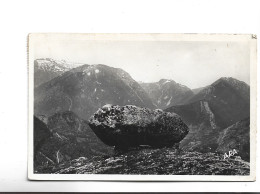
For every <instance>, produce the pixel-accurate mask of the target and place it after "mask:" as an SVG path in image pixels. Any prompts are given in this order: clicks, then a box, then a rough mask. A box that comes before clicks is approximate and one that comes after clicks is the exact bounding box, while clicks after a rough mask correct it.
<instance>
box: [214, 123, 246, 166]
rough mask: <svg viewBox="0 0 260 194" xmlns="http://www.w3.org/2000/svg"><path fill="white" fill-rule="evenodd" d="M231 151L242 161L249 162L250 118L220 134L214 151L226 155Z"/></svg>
mask: <svg viewBox="0 0 260 194" xmlns="http://www.w3.org/2000/svg"><path fill="white" fill-rule="evenodd" d="M233 149H236V151H237V152H238V154H239V155H240V156H241V158H242V159H243V160H246V161H250V118H246V119H244V120H242V121H239V122H237V123H235V124H233V125H231V126H230V127H228V128H226V129H224V130H223V131H222V132H221V133H220V136H219V138H218V148H217V150H216V151H217V152H220V153H228V152H229V151H230V150H233Z"/></svg>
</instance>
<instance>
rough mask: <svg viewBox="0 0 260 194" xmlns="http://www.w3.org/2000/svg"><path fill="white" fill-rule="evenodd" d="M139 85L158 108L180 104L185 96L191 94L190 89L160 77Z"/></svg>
mask: <svg viewBox="0 0 260 194" xmlns="http://www.w3.org/2000/svg"><path fill="white" fill-rule="evenodd" d="M140 85H141V86H142V87H143V88H144V90H145V91H146V92H147V93H148V95H149V96H150V98H151V99H152V100H153V103H154V104H155V105H157V107H158V108H160V109H165V108H167V107H171V106H173V105H177V104H182V102H183V101H185V100H186V99H187V98H189V97H191V96H193V92H192V91H191V89H189V88H188V87H187V86H184V85H181V84H178V83H176V82H175V81H173V80H167V79H161V80H160V81H159V82H155V83H141V84H140Z"/></svg>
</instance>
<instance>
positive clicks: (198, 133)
mask: <svg viewBox="0 0 260 194" xmlns="http://www.w3.org/2000/svg"><path fill="white" fill-rule="evenodd" d="M166 111H169V112H174V113H177V114H179V115H180V116H181V117H182V119H183V120H184V122H185V123H186V124H187V125H189V127H190V133H189V134H188V135H187V136H186V137H185V139H184V140H183V141H182V143H181V146H182V147H183V148H184V149H187V150H197V151H203V152H207V151H215V150H216V149H217V147H218V137H219V135H220V133H221V132H222V131H223V129H224V128H227V127H229V126H230V125H232V124H234V123H236V122H239V121H241V120H243V119H245V118H247V117H249V116H250V87H249V86H248V85H247V84H246V83H244V82H241V81H238V80H236V79H233V78H220V79H218V80H217V81H215V82H214V83H212V84H211V85H209V86H207V87H205V88H203V89H202V90H201V91H200V92H198V93H197V94H196V95H194V96H192V97H191V98H190V99H189V100H188V102H186V104H184V105H177V106H172V107H170V108H167V109H166ZM248 132H249V131H248Z"/></svg>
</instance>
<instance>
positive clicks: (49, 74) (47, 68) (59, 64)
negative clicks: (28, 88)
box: [34, 58, 80, 87]
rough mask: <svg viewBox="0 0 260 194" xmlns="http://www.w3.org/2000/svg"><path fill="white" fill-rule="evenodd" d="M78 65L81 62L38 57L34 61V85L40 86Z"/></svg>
mask: <svg viewBox="0 0 260 194" xmlns="http://www.w3.org/2000/svg"><path fill="white" fill-rule="evenodd" d="M78 65H80V64H76V63H69V62H66V61H64V60H62V61H58V60H53V59H50V58H44V59H36V60H35V61H34V87H38V86H39V85H41V84H43V83H45V82H47V81H50V80H51V79H53V78H55V77H57V76H59V75H61V74H63V73H64V72H66V71H68V70H70V69H72V68H74V67H76V66H78Z"/></svg>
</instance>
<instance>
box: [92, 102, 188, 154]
mask: <svg viewBox="0 0 260 194" xmlns="http://www.w3.org/2000/svg"><path fill="white" fill-rule="evenodd" d="M89 126H90V127H91V129H92V130H93V131H94V132H95V134H96V135H97V136H98V137H99V138H100V139H101V140H102V141H103V142H104V143H105V144H107V145H110V146H115V147H116V148H119V149H124V148H129V147H136V146H139V145H149V146H151V147H171V146H173V145H175V144H177V143H179V142H180V141H181V140H182V139H183V138H184V137H185V136H186V135H187V134H188V132H189V130H188V127H187V125H186V124H185V123H184V122H183V121H182V119H181V118H180V117H179V116H178V115H177V114H175V113H169V112H164V111H162V110H160V109H156V110H150V109H148V108H140V107H137V106H133V105H126V106H121V107H120V106H118V105H105V106H103V107H102V108H100V109H99V110H98V111H97V112H96V113H95V114H94V115H92V116H91V117H90V119H89Z"/></svg>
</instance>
